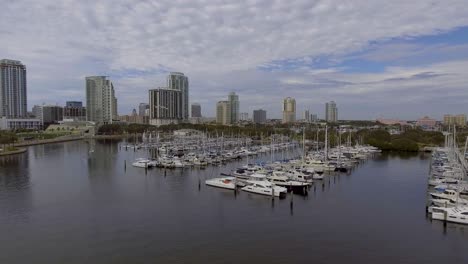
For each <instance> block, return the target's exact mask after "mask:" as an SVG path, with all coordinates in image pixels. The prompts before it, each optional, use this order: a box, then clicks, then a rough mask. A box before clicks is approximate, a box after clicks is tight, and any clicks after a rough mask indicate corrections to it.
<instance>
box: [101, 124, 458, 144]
mask: <svg viewBox="0 0 468 264" xmlns="http://www.w3.org/2000/svg"><path fill="white" fill-rule="evenodd" d="M291 128H292V127H290V126H287V125H277V126H271V125H258V124H257V125H253V124H252V125H246V126H223V125H217V124H177V125H164V126H159V127H156V126H152V125H144V124H109V125H103V126H101V127H99V130H98V134H100V135H121V134H134V133H143V132H145V131H146V132H147V131H158V132H160V133H171V132H172V131H174V130H178V129H196V130H200V131H203V132H205V133H207V134H208V135H211V136H221V135H225V136H249V137H253V138H258V139H260V138H262V137H263V138H267V137H269V136H270V135H272V134H282V135H288V136H290V137H293V138H295V139H298V140H301V139H302V131H301V130H300V129H299V130H294V129H291ZM317 137H318V141H319V142H324V141H325V131H324V129H323V128H321V129H319V130H317V128H316V127H309V128H307V129H306V132H305V138H306V139H307V140H312V141H315V140H317ZM461 137H462V136H460V139H461ZM340 140H341V141H340ZM328 142H329V145H330V146H337V145H339V144H342V145H344V144H347V143H351V144H355V143H361V144H369V145H372V146H375V147H378V148H380V149H382V150H396V151H419V150H420V149H421V148H423V147H426V146H441V145H442V144H443V143H444V135H443V134H442V133H441V132H432V131H423V130H421V129H408V130H406V131H404V132H402V133H401V134H399V135H390V133H389V132H388V131H386V130H385V129H383V128H382V129H377V130H374V129H362V130H359V131H358V132H352V133H351V135H350V134H349V133H341V135H340V134H339V133H338V130H337V127H330V128H329V129H328Z"/></svg>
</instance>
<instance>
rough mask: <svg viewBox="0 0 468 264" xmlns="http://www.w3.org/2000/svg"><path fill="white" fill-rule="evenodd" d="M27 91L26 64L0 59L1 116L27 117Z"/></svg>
mask: <svg viewBox="0 0 468 264" xmlns="http://www.w3.org/2000/svg"><path fill="white" fill-rule="evenodd" d="M26 91H27V82H26V66H25V65H24V64H22V63H21V62H20V61H15V60H6V59H3V60H0V117H2V116H5V117H7V118H25V117H27V115H28V112H27V109H28V108H27V96H26Z"/></svg>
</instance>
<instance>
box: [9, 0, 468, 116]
mask: <svg viewBox="0 0 468 264" xmlns="http://www.w3.org/2000/svg"><path fill="white" fill-rule="evenodd" d="M467 6H468V5H467V3H466V1H457V0H451V1H443V2H431V1H426V0H420V1H417V0H415V1H400V0H395V1H358V0H356V1H349V2H346V1H332V0H324V1H310V0H296V1H269V0H267V1H262V0H257V1H255V0H246V1H221V0H199V1H196V0H190V1H182V0H177V1H174V0H172V1H164V0H158V1H138V2H136V1H135V2H133V3H129V2H128V1H118V0H114V1H99V2H96V1H60V2H57V1H46V0H42V1H8V2H7V1H4V3H2V10H3V12H2V16H0V34H1V36H2V38H1V43H2V45H1V47H2V48H1V49H0V57H5V58H12V59H19V60H22V61H23V62H24V63H25V64H26V65H27V66H28V78H29V94H30V99H31V101H30V106H31V105H32V104H37V103H41V102H47V103H55V102H58V103H62V102H63V101H65V100H67V99H76V98H77V97H79V98H81V99H83V97H84V76H86V75H100V74H102V75H110V76H111V77H112V78H113V79H114V82H115V84H116V87H117V95H118V97H119V101H120V103H119V105H120V106H122V108H121V109H120V112H121V113H124V112H129V111H130V110H131V108H133V107H136V105H137V104H138V103H139V102H141V101H146V100H147V89H149V88H153V87H155V86H160V85H164V74H165V73H166V72H167V71H171V70H176V71H182V72H184V73H186V75H188V76H189V78H190V81H191V98H192V101H199V102H201V103H202V107H203V108H204V114H207V115H214V105H215V102H216V101H217V100H220V99H222V98H223V97H225V95H226V94H227V92H228V91H230V90H234V91H237V92H238V94H240V96H241V100H242V101H241V107H242V111H249V112H251V110H253V109H254V108H256V107H264V108H266V109H267V110H268V111H269V113H271V115H274V116H278V117H279V112H280V102H281V98H282V97H285V96H294V97H297V99H298V104H299V107H300V108H299V109H298V110H301V109H302V108H305V107H308V108H312V110H313V111H315V112H319V110H321V109H322V108H323V107H322V105H323V103H324V101H325V100H335V101H338V103H339V106H340V109H342V110H343V111H342V112H341V113H342V115H341V117H343V118H373V117H375V114H376V113H380V111H381V114H382V115H394V116H403V117H405V116H408V118H411V117H415V116H416V114H414V113H412V114H411V115H409V114H408V113H406V112H402V111H403V110H400V109H405V110H406V109H408V110H410V109H412V108H411V106H412V107H415V106H420V107H423V106H424V105H426V104H427V103H428V102H431V103H434V102H435V101H436V100H435V101H431V100H434V98H435V97H436V95H435V94H437V92H436V91H435V90H437V89H439V90H446V91H449V93H448V95H447V96H450V94H453V95H454V94H458V93H461V94H458V96H456V97H455V98H457V99H458V100H461V99H463V100H465V101H463V102H462V103H466V102H467V101H466V95H465V94H464V93H463V92H462V90H463V89H462V88H463V87H465V88H466V77H465V76H466V74H464V73H463V72H462V71H460V69H459V68H458V67H465V69H466V66H467V61H465V60H460V57H459V56H457V54H461V53H464V51H467V49H466V46H464V45H463V43H462V44H461V45H460V44H457V45H458V46H457V45H452V44H451V43H446V44H444V45H442V46H437V45H436V46H432V47H429V48H427V51H425V50H424V48H426V46H424V45H422V44H407V43H405V41H409V42H411V41H412V40H414V39H417V38H418V37H420V36H424V35H437V34H441V33H443V32H447V31H450V30H454V29H456V28H459V27H463V26H466V25H468V16H466V14H467V13H468V9H467ZM394 39H398V40H400V41H401V43H399V44H398V45H396V44H395V45H393V44H392V43H391V42H392V41H393V40H394ZM389 42H390V43H389ZM421 47H422V49H421ZM431 48H432V52H431ZM440 49H444V50H450V49H451V51H447V52H451V53H450V54H455V56H452V57H448V58H449V59H452V61H449V62H448V61H446V60H447V56H445V57H444V56H443V55H441V56H440V57H438V58H434V59H433V61H424V58H426V57H427V56H425V55H424V54H430V53H433V52H434V50H440ZM353 54H358V55H357V56H358V59H360V60H366V61H376V62H378V63H384V64H385V65H384V70H383V71H381V72H379V73H363V72H359V73H351V72H348V71H349V70H350V69H349V66H346V65H341V67H340V64H341V63H342V62H343V61H345V60H350V59H351V57H350V56H352V55H353ZM412 56H413V57H414V60H406V58H408V57H412ZM432 57H433V56H432ZM323 58H327V62H326V64H322V60H323ZM465 59H467V60H468V58H465ZM421 61H424V64H422V63H420V62H421ZM392 62H393V64H392ZM352 67H353V68H356V67H357V68H359V67H360V66H359V64H357V65H352ZM351 70H352V69H351ZM463 82H464V83H463ZM402 95H405V96H404V98H403V97H402ZM379 98H381V99H379ZM447 98H448V97H447ZM455 98H452V99H450V100H448V99H447V100H448V101H447V102H450V103H451V105H452V106H453V105H457V101H456V100H455ZM366 100H374V101H372V102H371V101H369V102H366ZM451 100H454V101H451ZM377 102H378V103H377ZM358 103H360V104H363V105H356V104H358ZM275 106H277V107H275ZM372 107H375V108H372ZM394 107H398V109H394ZM343 108H344V109H343ZM449 108H450V107H449ZM453 108H454V109H452V110H453V111H461V109H458V108H457V107H456V106H453ZM345 109H346V110H345ZM426 109H432V110H431V111H434V108H423V109H422V111H416V109H415V110H414V111H413V112H416V113H417V114H420V113H419V112H421V114H423V112H425V111H426ZM437 111H443V109H437ZM319 113H320V112H319ZM369 113H372V114H369ZM428 114H433V115H441V114H442V112H429V113H428Z"/></svg>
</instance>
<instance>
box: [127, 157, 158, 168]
mask: <svg viewBox="0 0 468 264" xmlns="http://www.w3.org/2000/svg"><path fill="white" fill-rule="evenodd" d="M155 165H156V162H155V161H152V160H149V159H145V158H139V159H136V160H135V162H133V163H132V166H134V167H137V168H150V167H153V166H155Z"/></svg>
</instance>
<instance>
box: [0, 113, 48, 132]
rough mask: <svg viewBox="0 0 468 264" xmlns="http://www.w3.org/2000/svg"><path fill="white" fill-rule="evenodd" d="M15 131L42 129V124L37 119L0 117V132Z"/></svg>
mask: <svg viewBox="0 0 468 264" xmlns="http://www.w3.org/2000/svg"><path fill="white" fill-rule="evenodd" d="M16 129H31V130H40V129H42V122H41V120H40V119H37V118H7V117H6V116H3V117H0V130H16Z"/></svg>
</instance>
